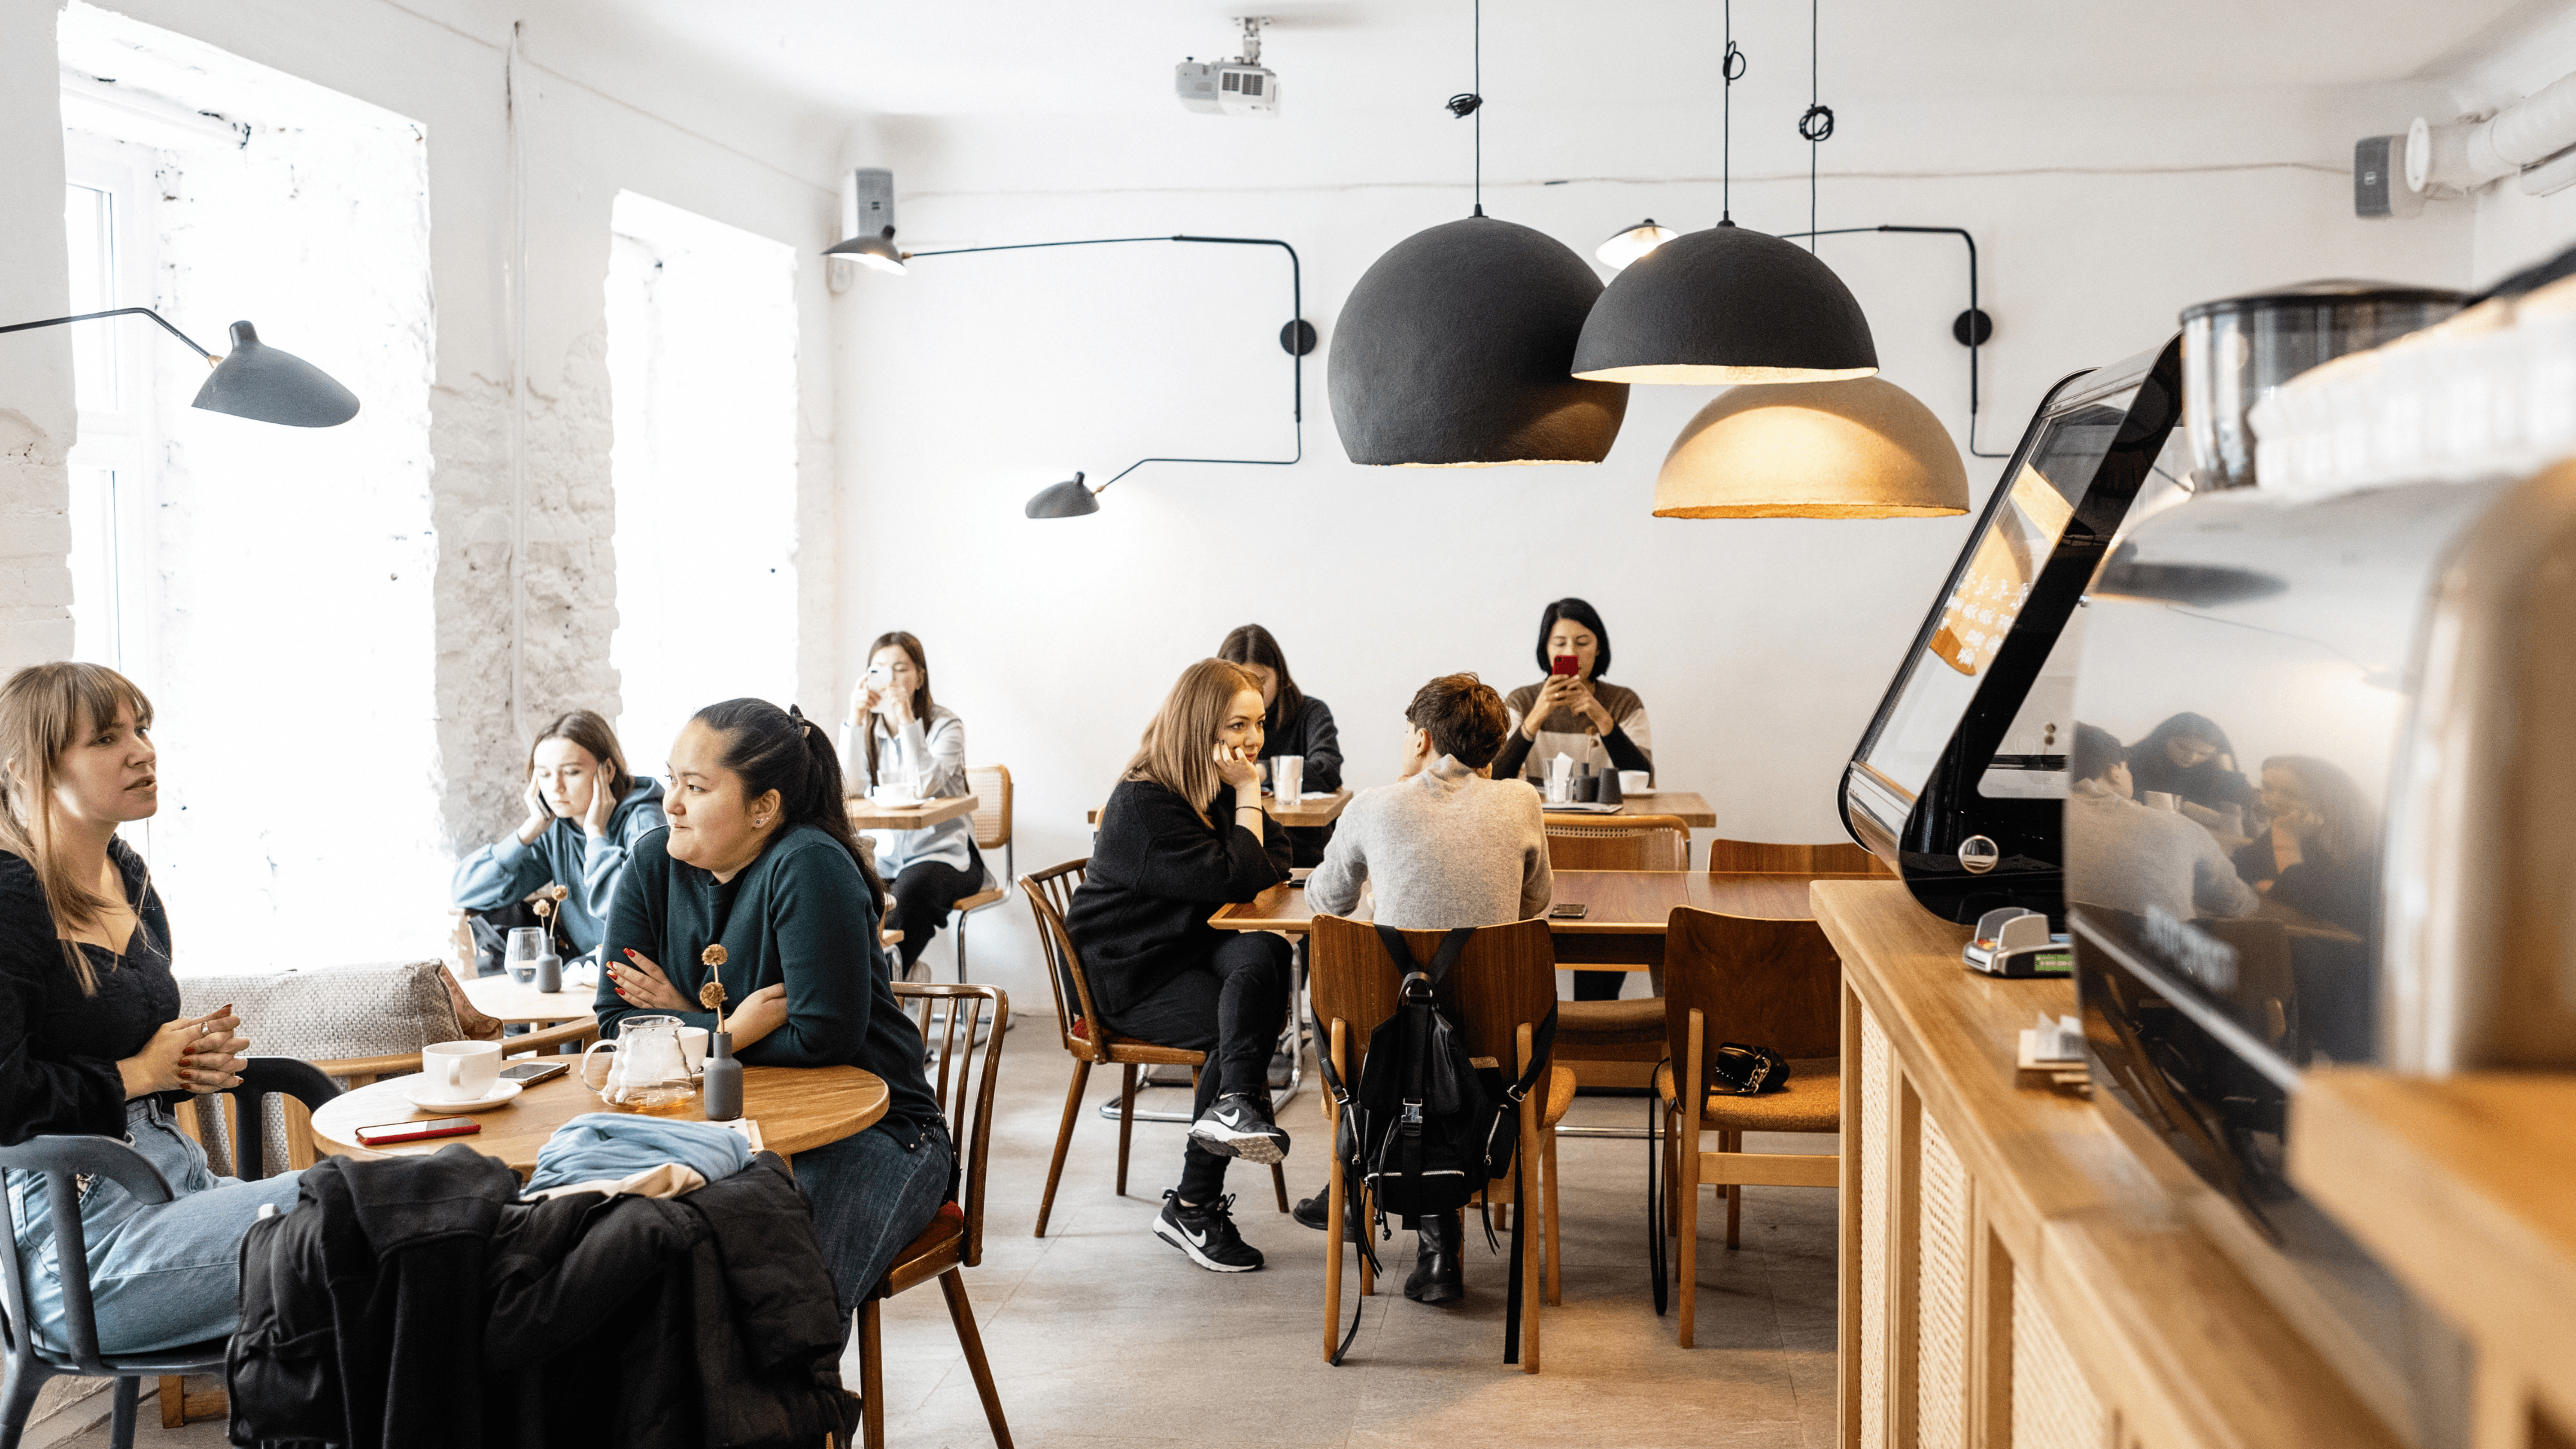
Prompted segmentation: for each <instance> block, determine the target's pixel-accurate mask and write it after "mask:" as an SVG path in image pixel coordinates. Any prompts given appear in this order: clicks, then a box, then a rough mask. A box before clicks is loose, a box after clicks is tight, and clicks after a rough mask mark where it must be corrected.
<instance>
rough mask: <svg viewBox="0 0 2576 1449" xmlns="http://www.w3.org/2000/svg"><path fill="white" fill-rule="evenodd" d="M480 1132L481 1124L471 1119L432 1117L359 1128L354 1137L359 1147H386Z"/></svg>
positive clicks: (466, 1135)
mask: <svg viewBox="0 0 2576 1449" xmlns="http://www.w3.org/2000/svg"><path fill="white" fill-rule="evenodd" d="M482 1130H483V1124H482V1123H480V1122H477V1121H475V1120H474V1119H473V1118H471V1117H434V1118H432V1119H430V1120H429V1121H426V1122H385V1123H380V1124H378V1125H376V1126H374V1127H361V1128H359V1129H358V1130H357V1132H356V1133H355V1134H354V1135H355V1136H356V1137H357V1139H358V1145H359V1146H361V1147H388V1146H391V1145H392V1144H394V1143H397V1142H420V1141H424V1140H426V1139H428V1138H432V1137H470V1136H472V1135H473V1134H475V1133H477V1132H480V1131H482Z"/></svg>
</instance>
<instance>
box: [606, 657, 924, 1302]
mask: <svg viewBox="0 0 2576 1449" xmlns="http://www.w3.org/2000/svg"><path fill="white" fill-rule="evenodd" d="M842 799H843V796H842V793H841V763H840V760H839V757H837V756H836V755H834V754H833V752H832V741H831V739H830V737H829V736H827V735H826V734H824V732H823V730H822V728H821V727H820V726H819V725H816V724H815V723H814V722H813V721H812V720H809V719H806V718H805V717H804V716H802V715H801V714H798V713H795V712H794V711H793V710H782V709H780V708H779V707H778V706H776V705H774V704H771V703H769V702H768V701H766V700H759V699H729V700H726V701H725V702H724V703H722V704H711V705H709V706H707V707H706V708H705V709H702V710H699V711H698V712H697V714H696V715H695V716H693V717H692V718H691V719H690V720H689V723H688V725H687V727H686V728H684V729H682V730H681V731H680V737H679V739H677V740H676V741H674V742H673V743H672V745H671V762H670V790H669V793H668V795H667V796H666V797H665V804H664V808H665V810H666V811H667V812H668V814H669V816H670V820H671V824H670V828H669V829H667V830H657V831H654V832H653V833H651V834H649V835H646V836H645V837H644V838H643V839H642V840H640V841H638V842H636V846H635V858H634V860H633V862H632V863H631V864H630V865H629V866H628V867H627V871H626V879H625V880H624V881H623V882H621V883H620V884H619V886H618V889H617V901H616V904H615V905H614V906H613V907H612V908H611V910H610V911H609V918H608V945H609V949H608V952H607V955H608V965H607V967H606V969H604V970H603V971H601V973H600V979H599V993H598V997H597V1000H596V1002H595V1007H596V1009H597V1011H598V1013H599V1027H600V1034H601V1035H603V1036H610V1037H613V1036H615V1035H617V1032H618V1029H619V1028H620V1027H621V1026H622V1025H623V1024H624V1023H625V1021H626V1019H627V1018H628V1017H631V1016H635V1015H638V1014H650V1015H656V1016H661V1015H670V1016H676V1017H678V1018H680V1020H681V1021H682V1022H683V1023H685V1024H687V1025H690V1026H699V1027H708V1028H712V1027H714V1025H715V1020H716V1019H715V1014H714V1013H712V1012H709V1011H706V1010H703V1009H701V1007H700V1005H699V1001H698V991H699V989H700V988H701V987H703V986H704V985H705V984H706V983H707V982H709V981H718V980H720V981H722V982H723V983H724V988H725V997H726V1008H725V1027H726V1030H728V1031H729V1032H731V1033H732V1035H733V1043H734V1055H736V1056H738V1057H740V1058H741V1059H742V1061H743V1063H744V1065H746V1066H762V1067H828V1066H843V1065H846V1066H854V1067H861V1068H864V1069H866V1070H868V1071H871V1072H874V1073H876V1074H877V1075H878V1076H879V1077H882V1078H883V1079H884V1080H885V1084H886V1089H887V1091H888V1093H889V1096H890V1100H889V1102H888V1104H887V1106H886V1114H885V1116H884V1117H883V1118H882V1119H880V1120H879V1121H878V1122H877V1124H876V1125H875V1126H873V1127H870V1128H869V1129H868V1130H867V1131H865V1132H861V1133H859V1134H857V1135H856V1136H853V1137H844V1138H842V1139H841V1140H840V1141H838V1142H833V1143H829V1144H827V1145H825V1146H822V1147H817V1148H813V1149H811V1150H809V1151H805V1152H800V1153H798V1154H796V1161H795V1172H796V1181H797V1183H798V1185H799V1186H801V1187H803V1188H804V1189H805V1195H806V1196H807V1197H808V1198H810V1199H811V1200H812V1201H813V1205H814V1236H815V1238H816V1239H817V1240H818V1241H819V1242H820V1243H821V1244H822V1247H823V1255H824V1257H825V1259H826V1260H828V1261H829V1262H830V1263H831V1265H832V1281H833V1284H834V1286H835V1287H836V1288H837V1289H838V1291H839V1294H840V1300H841V1312H842V1314H843V1315H844V1316H845V1317H846V1316H847V1315H848V1314H850V1313H852V1312H855V1311H856V1310H857V1308H858V1306H859V1304H860V1303H861V1302H862V1301H863V1300H865V1298H866V1297H867V1295H868V1293H869V1292H870V1291H871V1290H872V1289H874V1288H875V1287H876V1284H877V1280H878V1279H880V1278H882V1277H884V1276H885V1270H886V1267H887V1265H888V1264H890V1263H892V1262H893V1261H894V1255H895V1254H896V1253H897V1252H899V1251H900V1250H901V1249H902V1248H903V1245H904V1244H906V1243H908V1242H911V1241H912V1240H913V1238H914V1237H915V1236H917V1235H918V1234H919V1233H920V1232H921V1230H922V1229H924V1228H926V1227H928V1226H929V1225H930V1220H931V1218H932V1217H933V1216H934V1215H936V1214H937V1213H938V1211H939V1204H940V1203H941V1202H942V1201H943V1200H945V1198H946V1196H947V1193H948V1182H949V1166H950V1163H951V1162H952V1161H953V1160H954V1150H953V1148H952V1147H951V1145H950V1143H949V1140H948V1128H947V1125H946V1123H945V1122H944V1121H943V1120H942V1119H941V1117H940V1115H939V1102H938V1099H937V1098H936V1097H934V1096H932V1095H931V1092H930V1084H929V1082H928V1081H927V1080H926V1079H924V1078H923V1076H922V1072H921V1059H922V1043H921V1033H920V1032H919V1031H917V1030H915V1029H914V1027H913V1025H912V1021H911V1019H910V1018H908V1017H906V1016H905V1015H904V1014H903V1012H902V1009H901V1008H900V1007H899V1006H897V1005H896V1002H895V996H894V987H893V985H892V984H891V981H890V977H889V973H888V972H887V970H886V968H885V966H884V964H883V959H882V955H881V950H880V948H879V947H878V945H877V921H878V907H879V903H880V902H882V901H883V900H884V899H885V888H884V886H883V884H882V883H881V882H879V881H878V880H877V878H876V875H875V873H874V872H873V871H871V870H870V869H869V868H868V865H867V862H866V860H865V859H864V858H863V857H862V856H861V855H860V853H859V842H858V839H857V837H856V836H854V835H852V834H851V832H850V821H849V816H848V814H847V813H846V810H845V807H844V806H843V804H842Z"/></svg>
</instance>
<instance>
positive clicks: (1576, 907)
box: [1547, 901, 1592, 921]
mask: <svg viewBox="0 0 2576 1449" xmlns="http://www.w3.org/2000/svg"><path fill="white" fill-rule="evenodd" d="M1590 909H1592V908H1591V907H1590V906H1587V905H1585V904H1584V903H1583V902H1581V901H1566V902H1563V903H1562V904H1559V905H1553V906H1550V907H1548V908H1547V918H1548V919H1549V920H1551V921H1579V920H1582V919H1583V913H1584V912H1585V911H1588V910H1590Z"/></svg>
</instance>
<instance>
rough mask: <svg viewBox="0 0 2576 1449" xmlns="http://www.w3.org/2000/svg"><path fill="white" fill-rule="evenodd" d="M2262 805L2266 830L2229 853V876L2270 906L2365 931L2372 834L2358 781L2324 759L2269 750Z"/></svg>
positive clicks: (2372, 872) (2373, 877) (2373, 867)
mask: <svg viewBox="0 0 2576 1449" xmlns="http://www.w3.org/2000/svg"><path fill="white" fill-rule="evenodd" d="M2262 806H2263V810H2264V813H2266V814H2268V815H2269V816H2271V818H2272V824H2271V827H2270V828H2269V829H2267V830H2265V831H2264V832H2263V833H2262V834H2260V835H2257V836H2256V837H2255V838H2254V840H2253V841H2252V843H2250V844H2248V845H2247V846H2246V847H2245V848H2244V849H2242V850H2240V851H2238V852H2236V873H2237V874H2238V875H2240V876H2242V877H2244V879H2245V882H2246V884H2248V885H2251V886H2252V887H2254V888H2255V889H2256V890H2258V891H2261V892H2262V893H2263V896H2264V899H2265V900H2266V901H2267V902H2269V903H2271V904H2273V905H2276V906H2285V907H2287V908H2289V909H2290V910H2293V911H2296V912H2298V913H2299V914H2300V915H2302V916H2306V917H2307V918H2309V919H2310V920H2314V921H2322V922H2325V923H2326V924H2329V925H2335V926H2341V927H2342V928H2344V929H2345V930H2347V931H2352V932H2355V933H2357V934H2360V935H2365V936H2366V935H2368V934H2370V925H2371V920H2370V918H2371V906H2372V896H2373V890H2374V887H2375V885H2376V882H2377V877H2378V874H2379V870H2378V862H2377V859H2376V854H2375V852H2374V851H2373V849H2372V846H2373V844H2374V843H2375V842H2376V840H2377V839H2378V831H2377V828H2376V826H2375V825H2374V824H2373V821H2372V818H2371V817H2372V811H2371V808H2370V800H2369V797H2367V796H2365V795H2363V794H2362V792H2361V786H2360V785H2359V784H2358V783H2357V782H2355V781H2354V779H2353V778H2352V776H2351V775H2349V774H2346V773H2345V772H2344V770H2343V767H2342V766H2340V765H2337V764H2335V763H2333V762H2332V761H2330V760H2321V759H2318V758H2316V757H2315V756H2313V755H2274V756H2273V757H2271V758H2270V759H2268V760H2265V761H2264V762H2263V793H2262Z"/></svg>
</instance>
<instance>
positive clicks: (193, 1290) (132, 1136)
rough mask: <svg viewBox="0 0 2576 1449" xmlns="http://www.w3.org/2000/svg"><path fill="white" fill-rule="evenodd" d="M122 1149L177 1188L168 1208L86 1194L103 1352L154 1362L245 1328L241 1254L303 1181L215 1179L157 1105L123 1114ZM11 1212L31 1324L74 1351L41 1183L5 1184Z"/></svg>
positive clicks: (15, 1180) (42, 1339)
mask: <svg viewBox="0 0 2576 1449" xmlns="http://www.w3.org/2000/svg"><path fill="white" fill-rule="evenodd" d="M125 1132H126V1139H127V1140H128V1141H129V1142H131V1143H132V1144H133V1145H134V1150H135V1151H137V1152H140V1153H142V1154H143V1156H144V1159H145V1160H146V1161H148V1162H150V1163H151V1164H152V1165H153V1166H154V1167H156V1168H158V1169H160V1172H161V1176H162V1178H163V1179H164V1180H165V1181H167V1182H168V1183H169V1184H170V1191H171V1194H172V1197H171V1200H170V1201H168V1202H166V1203H154V1204H148V1205H147V1204H144V1203H139V1202H136V1201H135V1200H134V1198H133V1196H132V1195H131V1194H129V1193H127V1192H126V1190H125V1189H124V1188H122V1187H119V1186H118V1185H117V1184H116V1183H114V1182H112V1181H110V1180H108V1179H107V1178H104V1177H96V1178H92V1179H90V1183H89V1189H88V1190H87V1191H86V1192H83V1193H82V1194H81V1204H80V1207H81V1235H82V1237H83V1238H84V1239H86V1240H87V1243H88V1247H89V1265H90V1274H89V1292H90V1305H91V1307H92V1308H93V1309H94V1310H95V1312H96V1315H97V1320H98V1351H99V1352H100V1353H104V1354H120V1353H149V1352H152V1351H154V1350H157V1349H165V1348H176V1347H178V1346H180V1345H181V1344H189V1343H197V1342H200V1341H202V1340H205V1339H210V1338H221V1337H223V1336H225V1335H226V1334H229V1333H231V1332H232V1331H233V1326H234V1324H235V1323H236V1322H238V1321H239V1320H240V1317H241V1244H242V1237H243V1235H244V1234H246V1233H248V1232H249V1231H250V1225H251V1224H252V1223H253V1222H254V1221H256V1220H257V1219H258V1217H259V1210H260V1208H261V1207H263V1206H265V1205H267V1204H271V1203H274V1204H276V1206H277V1210H278V1211H279V1212H286V1211H288V1210H289V1209H291V1208H293V1207H294V1206H295V1194H296V1179H297V1178H299V1177H300V1176H302V1174H300V1173H293V1172H289V1173H282V1174H280V1175H278V1176H276V1177H271V1178H263V1179H261V1180H260V1181H258V1182H240V1181H236V1180H235V1179H233V1178H229V1177H217V1176H215V1174H214V1173H213V1172H212V1171H210V1170H209V1169H208V1168H207V1166H206V1153H205V1149H203V1148H201V1147H199V1146H198V1145H197V1143H196V1139H194V1138H192V1137H189V1136H188V1135H187V1134H185V1133H183V1132H181V1131H180V1130H179V1126H178V1123H177V1122H175V1121H173V1120H172V1118H171V1116H170V1112H169V1109H168V1108H166V1107H163V1106H162V1105H161V1103H160V1102H159V1101H158V1100H157V1099H154V1098H143V1099H140V1100H137V1101H132V1102H128V1103H126V1104H125ZM5 1177H6V1182H7V1191H8V1193H9V1211H10V1212H11V1213H12V1214H13V1215H15V1217H16V1220H17V1226H18V1243H17V1249H18V1261H19V1263H20V1264H21V1265H23V1266H24V1267H25V1268H26V1269H27V1297H28V1304H27V1308H28V1313H29V1316H30V1317H32V1318H34V1319H35V1327H36V1335H37V1341H38V1342H39V1343H41V1344H42V1345H44V1346H45V1347H46V1348H47V1349H49V1350H52V1351H55V1352H63V1351H66V1350H67V1347H68V1344H67V1341H66V1340H65V1338H64V1335H63V1333H62V1327H61V1320H62V1314H63V1285H62V1278H61V1276H60V1268H59V1265H58V1264H57V1263H56V1261H55V1254H54V1222H53V1210H52V1208H51V1206H50V1205H49V1202H48V1198H47V1193H46V1188H45V1179H44V1177H43V1176H42V1175H41V1174H38V1173H32V1172H9V1173H6V1174H5Z"/></svg>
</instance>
